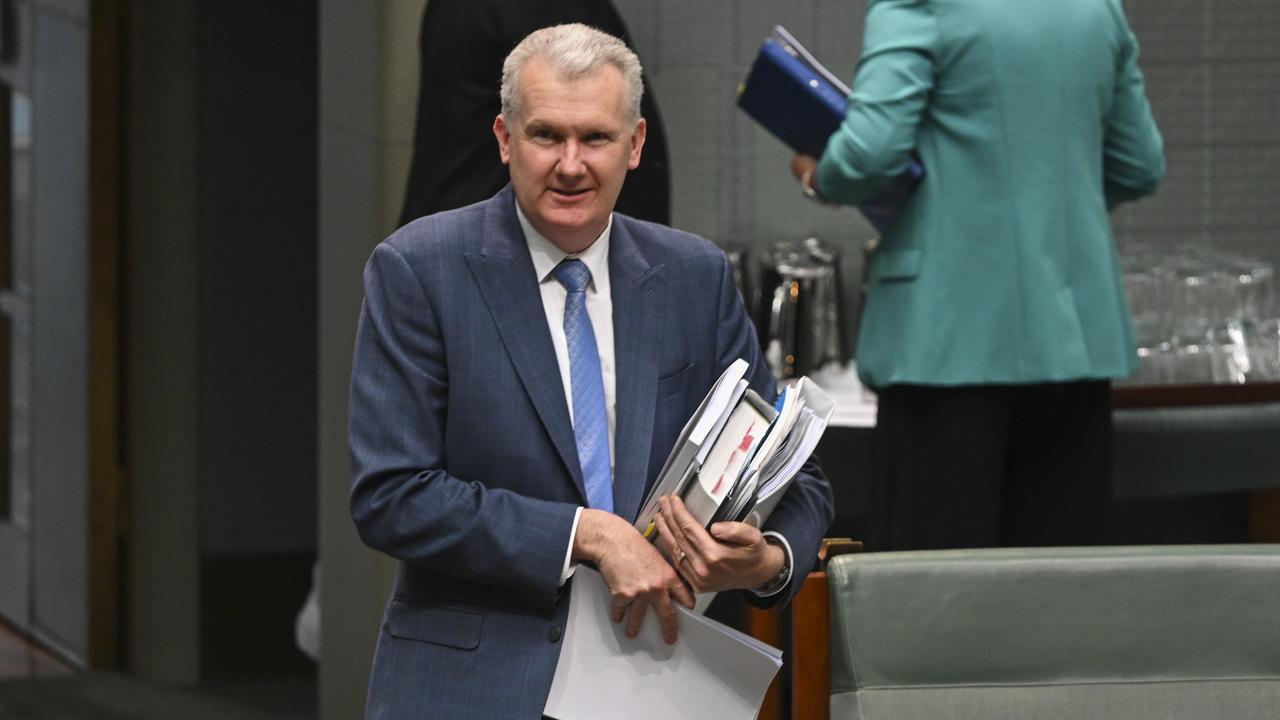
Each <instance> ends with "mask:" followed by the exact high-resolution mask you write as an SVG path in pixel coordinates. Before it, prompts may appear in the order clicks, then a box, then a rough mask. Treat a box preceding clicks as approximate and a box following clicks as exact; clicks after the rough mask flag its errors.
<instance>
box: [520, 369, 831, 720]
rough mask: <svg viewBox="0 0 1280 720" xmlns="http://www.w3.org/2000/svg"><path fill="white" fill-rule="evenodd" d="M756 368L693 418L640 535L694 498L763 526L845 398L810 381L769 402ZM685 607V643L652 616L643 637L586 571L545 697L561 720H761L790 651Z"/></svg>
mask: <svg viewBox="0 0 1280 720" xmlns="http://www.w3.org/2000/svg"><path fill="white" fill-rule="evenodd" d="M747 369H748V365H747V362H746V361H745V360H742V359H738V360H735V361H734V362H733V363H732V364H731V365H730V366H729V367H728V369H726V370H725V371H724V373H723V374H722V375H721V376H720V379H719V380H717V381H716V383H715V384H714V385H713V386H712V387H711V390H710V391H708V392H707V395H706V397H705V398H703V400H702V404H701V405H699V406H698V409H697V411H695V412H694V414H693V417H691V418H689V421H688V422H687V423H685V426H684V429H683V430H682V431H681V433H680V438H679V439H678V440H677V442H676V445H675V447H673V448H672V449H671V453H670V455H668V456H667V461H666V463H665V464H664V465H663V468H662V471H661V472H660V473H659V474H658V479H657V481H656V482H655V483H654V487H653V490H652V491H651V492H650V494H649V497H648V498H647V499H646V500H645V503H644V505H643V508H642V510H641V512H640V516H639V517H640V519H639V520H638V521H637V522H636V528H637V529H639V530H641V531H642V532H644V533H645V535H646V537H650V538H651V539H652V538H653V537H656V536H657V533H656V532H655V530H654V526H653V518H654V517H655V515H656V514H657V512H658V507H659V506H658V499H659V498H661V497H663V496H667V495H678V496H680V497H682V498H684V500H685V503H686V506H687V507H688V509H689V511H690V513H692V514H693V515H694V517H696V518H697V519H698V520H699V522H702V523H703V524H704V525H710V524H711V523H713V522H718V521H720V520H738V521H742V522H748V523H751V524H753V525H755V526H756V527H760V526H761V525H762V524H763V523H764V521H765V520H766V519H767V518H768V516H769V513H771V512H773V509H774V508H775V507H777V505H778V501H779V500H780V499H781V497H782V495H783V494H784V493H785V492H786V489H787V487H788V486H789V485H790V483H791V480H792V479H793V478H794V477H795V476H796V474H797V473H798V472H799V471H800V467H801V466H802V465H803V464H804V462H805V460H807V459H808V458H809V455H810V454H811V453H812V452H813V449H814V447H815V446H816V445H817V444H818V438H820V437H821V436H822V431H823V430H824V429H825V428H826V426H827V421H828V419H829V418H830V417H831V412H832V410H833V409H834V407H835V403H834V402H832V400H831V398H830V397H828V396H827V394H826V393H825V392H823V391H822V388H819V387H818V386H817V385H816V384H814V383H813V381H811V380H809V379H808V378H801V380H800V382H799V383H797V384H795V385H791V386H788V387H787V388H785V389H784V390H783V392H782V394H781V395H779V396H778V401H777V403H775V404H774V405H772V406H771V405H769V404H768V403H766V402H764V400H762V399H761V398H760V396H759V395H758V394H756V393H755V392H753V391H752V390H750V389H749V388H748V387H747V380H746V374H747ZM712 595H713V593H704V594H702V595H699V596H698V597H697V604H696V607H695V609H694V610H692V611H691V610H686V609H685V608H683V607H680V606H676V610H677V611H678V612H679V613H680V615H679V619H678V624H679V632H680V637H679V640H678V641H677V642H676V644H674V645H667V644H666V643H665V642H664V641H663V639H662V628H661V625H660V623H659V621H658V619H657V617H655V615H656V613H655V612H650V613H649V617H646V618H645V619H644V622H643V623H641V626H640V635H639V636H638V637H636V638H634V639H632V638H628V637H627V636H626V625H625V623H614V622H612V621H611V620H610V618H609V615H610V608H611V606H612V598H611V596H610V594H609V590H608V588H606V587H605V584H604V579H603V578H601V577H600V574H599V573H598V572H596V571H594V570H592V569H590V568H587V567H585V566H581V565H580V566H578V568H577V570H576V573H575V575H574V578H573V584H572V585H571V586H570V596H569V620H568V622H567V624H566V627H565V634H564V639H563V641H562V642H563V643H564V647H563V648H562V649H561V651H560V659H559V662H558V664H557V665H556V674H555V678H554V680H552V683H551V693H550V695H549V696H548V698H547V704H546V708H545V709H544V710H543V713H545V714H546V715H547V716H549V717H552V718H557V719H558V720H587V719H590V720H597V719H599V718H636V719H637V720H653V718H661V719H662V720H675V719H676V718H691V719H693V720H706V718H718V719H720V718H724V719H729V720H733V719H736V718H741V719H742V720H751V718H754V717H755V716H756V713H757V711H758V710H759V708H760V704H761V703H762V702H763V701H764V694H765V691H767V690H768V688H769V683H770V682H772V681H773V677H774V676H775V675H776V674H777V672H778V669H779V668H781V667H782V652H781V651H780V650H778V649H776V648H774V647H771V646H769V645H766V644H764V643H762V642H760V641H758V640H756V639H754V638H752V637H750V636H748V635H744V634H743V633H740V632H738V631H737V630H734V629H733V628H730V627H728V626H726V625H722V624H721V623H718V622H715V621H714V620H709V619H707V618H705V617H703V616H702V615H701V613H702V611H703V610H705V609H706V606H707V605H708V604H709V603H710V601H711V597H712Z"/></svg>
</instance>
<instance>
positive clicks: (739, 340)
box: [716, 256, 835, 608]
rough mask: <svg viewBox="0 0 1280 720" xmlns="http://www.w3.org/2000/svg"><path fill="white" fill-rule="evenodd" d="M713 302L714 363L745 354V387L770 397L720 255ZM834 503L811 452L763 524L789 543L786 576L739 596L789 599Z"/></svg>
mask: <svg viewBox="0 0 1280 720" xmlns="http://www.w3.org/2000/svg"><path fill="white" fill-rule="evenodd" d="M719 306H720V307H719V318H720V319H719V328H718V330H717V333H716V347H717V353H718V357H717V365H718V367H720V368H726V367H728V366H729V364H730V363H732V362H733V361H734V360H736V359H738V358H743V359H745V360H747V361H748V362H749V363H750V365H751V368H750V370H749V371H748V379H749V381H750V383H751V388H752V389H753V390H755V391H756V392H757V393H760V396H761V397H763V398H764V399H765V400H767V401H769V402H773V400H774V398H775V396H776V395H777V391H776V389H775V387H776V384H775V382H774V379H773V375H771V374H770V373H769V368H768V365H767V364H766V363H765V359H764V354H763V353H762V352H761V351H760V342H759V340H758V339H757V337H756V331H755V326H754V325H753V324H752V323H751V321H750V320H749V319H748V318H747V313H746V308H745V307H744V306H743V304H742V298H741V296H740V295H739V293H738V289H737V287H735V286H734V284H733V273H732V271H731V270H730V269H729V263H728V260H726V259H724V258H723V256H722V257H721V268H720V290H719ZM834 508H835V504H834V500H833V499H832V495H831V486H830V484H828V482H827V478H826V475H824V474H823V472H822V466H821V464H820V463H819V461H818V457H817V455H813V456H811V457H810V458H809V459H808V460H807V461H806V462H805V464H804V465H803V466H802V467H801V469H800V472H799V474H798V475H797V476H796V478H795V480H793V481H792V483H791V485H790V486H789V487H788V488H787V492H786V494H785V495H783V496H782V501H781V502H779V503H778V507H777V508H775V509H774V511H773V513H772V514H771V515H770V516H769V519H768V520H766V521H765V524H764V528H763V529H764V530H773V531H775V532H777V533H779V534H781V535H782V536H783V537H785V538H786V539H787V542H788V543H789V544H790V545H791V551H792V555H793V557H794V561H793V564H792V568H791V581H790V583H788V585H787V587H785V588H784V589H783V590H782V591H780V592H778V593H776V594H774V595H770V596H768V597H763V598H762V597H760V596H759V595H756V594H755V593H751V592H744V593H743V597H745V598H746V600H747V602H749V603H751V604H752V605H756V606H758V607H766V608H767V607H772V606H774V605H777V604H779V603H781V604H785V603H787V602H789V601H790V600H791V598H792V597H794V596H795V594H796V593H797V592H799V591H800V586H801V584H803V583H804V578H805V576H806V575H808V574H809V571H810V570H811V569H813V565H814V563H815V561H816V560H817V557H818V548H819V547H820V546H821V544H822V538H823V536H824V535H825V534H826V532H827V528H828V527H830V526H831V520H832V518H833V517H834V515H835V509H834Z"/></svg>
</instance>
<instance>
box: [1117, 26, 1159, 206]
mask: <svg viewBox="0 0 1280 720" xmlns="http://www.w3.org/2000/svg"><path fill="white" fill-rule="evenodd" d="M1112 12H1113V13H1114V14H1115V16H1116V20H1117V22H1118V23H1119V32H1120V49H1119V52H1118V53H1117V57H1116V86H1115V93H1114V95H1113V97H1112V102H1111V108H1110V111H1109V112H1108V113H1107V118H1106V134H1105V137H1104V139H1103V162H1104V164H1103V176H1104V184H1105V190H1106V196H1107V208H1108V209H1110V208H1114V207H1115V206H1116V205H1119V204H1120V203H1123V202H1128V201H1130V200H1136V199H1138V198H1140V197H1144V196H1147V195H1150V194H1151V193H1153V192H1155V190H1156V186H1157V185H1158V184H1159V183H1160V180H1161V179H1162V178H1163V177H1164V170H1165V161H1164V140H1163V138H1161V136H1160V129H1159V128H1157V127H1156V121H1155V118H1154V117H1153V116H1152V114H1151V104H1150V103H1149V102H1148V101H1147V94H1146V86H1145V83H1144V82H1143V78H1142V70H1140V69H1139V68H1138V40H1137V38H1136V37H1135V36H1134V34H1133V31H1132V30H1130V29H1129V23H1128V22H1127V21H1126V20H1125V18H1124V12H1123V10H1121V9H1120V8H1119V7H1118V5H1115V4H1113V5H1112Z"/></svg>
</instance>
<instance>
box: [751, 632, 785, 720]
mask: <svg viewBox="0 0 1280 720" xmlns="http://www.w3.org/2000/svg"><path fill="white" fill-rule="evenodd" d="M746 624H747V628H746V630H747V634H748V635H750V636H751V637H753V638H755V639H757V640H760V641H762V642H766V643H769V644H770V645H772V646H774V647H782V627H781V615H780V614H779V612H778V610H777V609H776V608H771V609H769V610H761V609H759V608H753V607H749V608H747V622H746ZM786 672H787V671H786V668H785V667H784V668H783V669H782V671H781V672H779V673H778V674H777V675H775V676H774V678H773V683H771V684H770V685H769V690H768V692H766V693H765V696H764V703H763V704H762V705H761V706H760V713H759V714H758V715H756V720H782V696H783V685H785V684H786Z"/></svg>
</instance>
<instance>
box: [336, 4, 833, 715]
mask: <svg viewBox="0 0 1280 720" xmlns="http://www.w3.org/2000/svg"><path fill="white" fill-rule="evenodd" d="M641 92H642V90H641V84H640V64H639V61H638V60H637V59H636V57H635V55H634V54H633V53H632V52H631V51H630V50H628V49H627V48H626V46H625V45H623V44H622V43H621V42H620V41H618V40H617V39H616V38H613V37H612V36H609V35H606V34H604V33H601V32H599V31H596V30H592V29H590V28H587V27H586V26H583V25H562V26H556V27H553V28H547V29H543V30H539V31H537V32H535V33H533V34H531V35H530V36H528V37H527V38H526V39H525V40H524V41H522V42H521V43H520V44H519V45H518V46H517V47H516V49H515V50H513V51H512V53H511V55H510V56H508V58H507V60H506V63H505V65H504V68H503V78H502V92H501V94H502V113H501V114H500V115H499V116H498V117H497V119H496V120H495V122H494V134H495V136H496V137H497V140H498V149H499V152H500V155H501V158H502V160H503V162H504V163H506V164H507V165H508V166H509V168H510V173H511V184H510V185H509V186H508V187H507V188H505V189H503V190H502V191H501V192H499V193H498V194H497V195H496V196H494V197H493V198H492V199H490V200H486V201H484V202H481V203H478V204H476V205H471V206H468V207H465V208H461V209H459V210H454V211H448V212H444V213H439V214H435V215H430V216H427V217H425V218H422V219H419V220H417V221H415V222H413V223H410V224H409V225H406V226H405V227H403V228H401V229H400V230H398V231H397V232H396V233H395V234H393V235H392V236H391V237H389V238H388V239H387V240H386V241H384V242H383V243H381V244H380V245H379V246H378V247H377V248H376V249H375V250H374V253H373V256H372V258H371V259H370V260H369V264H368V266H367V268H366V270H365V304H364V308H363V311H362V313H361V318H360V327H359V331H358V334H357V340H356V350H355V365H354V370H353V373H352V387H351V413H350V441H351V450H352V458H353V476H354V481H353V485H352V491H351V512H352V516H353V518H354V519H355V522H356V526H357V528H358V530H359V532H360V535H361V537H362V538H363V540H364V541H365V542H366V543H367V544H368V545H370V546H371V547H374V548H376V549H378V550H380V551H382V552H385V553H387V554H389V555H391V556H392V557H395V558H396V559H398V560H399V563H398V566H397V573H396V578H395V586H394V590H393V593H392V597H391V598H390V601H389V603H388V605H387V609H386V613H385V616H384V622H383V625H382V630H381V632H380V634H379V638H378V648H377V651H376V655H375V660H374V668H373V674H372V678H371V681H370V687H369V698H368V706H367V711H366V715H367V717H370V718H425V717H441V718H497V717H500V718H537V717H539V716H540V715H541V712H542V708H543V705H544V703H545V701H546V698H547V694H548V692H549V689H550V685H551V679H552V676H553V675H554V671H555V666H556V661H557V658H558V656H559V652H560V644H559V640H560V637H561V633H562V632H563V627H564V622H565V619H566V617H567V612H568V598H569V592H568V590H569V587H570V585H571V580H570V578H571V576H572V574H573V570H574V568H575V567H576V564H577V563H579V562H590V563H592V564H594V565H595V566H596V567H597V568H598V569H599V570H600V572H601V574H602V575H603V576H604V578H605V581H606V583H607V584H608V586H609V590H610V592H611V594H612V596H613V608H612V615H613V620H614V621H615V622H623V621H625V622H626V623H627V631H628V634H630V635H632V636H634V635H635V634H636V632H638V630H639V626H640V623H641V622H642V621H643V620H644V617H645V616H646V615H647V614H653V615H656V616H657V619H658V621H659V622H660V623H661V624H662V628H663V632H664V636H665V637H666V639H667V641H668V642H676V641H677V632H678V628H677V623H676V610H675V607H674V604H673V603H677V602H678V603H681V604H683V605H686V606H689V605H692V595H691V591H696V592H704V591H721V590H741V591H743V592H744V593H746V595H747V597H748V600H749V601H750V602H753V603H755V604H757V605H761V606H768V605H772V604H775V603H778V602H784V601H786V600H787V599H789V598H790V597H791V596H792V595H794V593H795V592H796V590H797V589H798V587H799V584H800V582H801V581H802V580H803V578H804V576H805V575H806V574H807V572H808V571H809V569H810V567H811V565H812V561H813V558H814V557H815V556H816V553H817V548H818V543H819V541H820V539H821V536H822V534H823V532H824V531H825V530H826V528H827V525H828V524H829V523H830V520H831V516H832V503H831V490H830V487H829V486H828V485H827V483H826V480H825V478H823V476H822V474H821V471H820V470H819V469H818V467H817V465H816V464H815V463H813V462H812V461H811V462H810V463H808V464H806V466H805V468H804V470H803V471H802V473H801V475H800V476H799V477H797V478H796V480H795V481H794V483H793V484H792V486H791V489H790V490H789V491H788V493H787V495H786V497H785V499H784V500H783V502H782V503H781V504H780V505H779V506H778V508H777V509H776V510H775V511H774V513H773V515H772V516H771V518H770V520H769V522H768V523H767V524H766V528H765V531H764V532H760V531H758V530H756V529H754V528H751V527H749V526H747V525H743V524H740V523H719V524H717V525H715V526H713V527H712V528H711V529H710V531H708V530H706V529H704V528H702V527H700V526H699V525H698V523H696V522H695V521H693V520H692V518H690V517H689V515H688V513H687V512H686V511H685V509H684V508H683V506H682V505H680V503H679V502H678V501H673V502H666V503H664V505H663V522H662V523H660V527H661V528H662V530H663V532H662V535H661V537H660V538H659V540H658V543H659V545H660V546H661V548H662V549H663V550H664V551H665V552H666V553H667V554H668V555H669V556H670V557H672V558H674V561H675V562H674V565H675V566H674V567H673V566H672V564H670V563H668V562H667V560H666V559H665V558H664V557H663V556H662V554H661V553H660V552H659V550H658V549H657V547H655V545H653V544H651V543H649V542H648V541H646V540H645V539H644V538H642V537H641V536H640V534H639V533H638V532H637V531H636V530H635V529H634V528H633V526H632V523H633V521H634V519H635V515H636V513H637V512H638V511H639V506H640V503H641V501H642V499H643V498H644V495H645V494H646V492H647V490H648V487H649V485H650V484H651V483H652V482H653V480H654V478H655V476H656V474H657V472H658V471H659V469H660V468H661V466H662V463H663V460H664V459H665V457H666V454H667V452H668V451H669V450H670V449H671V446H672V445H673V444H674V442H675V440H676V437H677V435H678V434H679V431H680V428H681V427H682V426H683V424H684V422H685V420H686V419H688V417H689V415H690V414H692V412H693V411H694V409H695V408H696V407H697V404H698V403H699V401H700V400H701V399H702V396H703V395H704V393H705V392H706V391H707V390H708V389H709V388H710V386H711V384H712V383H713V382H714V381H715V379H716V378H717V377H718V376H719V375H720V373H721V372H722V371H723V370H724V368H726V367H727V366H728V365H729V364H730V363H731V362H733V361H734V360H735V359H736V358H739V357H741V358H744V359H746V360H747V361H748V362H749V363H750V365H751V370H750V372H749V375H748V377H749V378H750V380H751V383H752V386H753V387H754V388H755V389H756V390H757V391H758V392H760V393H761V394H762V395H764V397H766V398H767V399H769V398H772V397H773V395H774V389H773V381H772V378H771V377H770V376H769V374H768V371H767V370H766V368H765V364H764V362H763V359H762V358H761V355H760V350H759V345H758V343H757V340H756V336H755V332H754V330H753V328H752V325H751V323H750V322H749V320H748V318H747V315H746V312H745V310H744V308H743V306H742V302H741V300H740V298H739V296H738V293H737V291H736V289H735V288H734V285H733V282H732V276H731V273H730V270H729V266H728V262H727V261H726V259H725V257H724V255H723V253H721V252H720V251H719V250H718V249H716V248H715V246H713V245H711V244H710V243H708V242H707V241H705V240H703V239H701V238H698V237H696V236H693V235H689V234H687V233H681V232H678V231H675V230H671V229H669V228H666V227H663V226H660V225H655V224H651V223H647V222H642V221H638V220H635V219H632V218H630V217H627V216H625V215H621V214H616V213H614V212H613V207H614V203H615V201H616V199H617V196H618V192H619V190H620V188H621V187H622V183H623V180H624V178H625V176H626V173H627V170H628V169H631V168H634V167H636V164H637V163H638V161H639V158H640V153H641V150H642V149H643V147H644V140H645V129H646V128H645V121H644V119H643V118H642V117H640V110H639V107H640V95H641Z"/></svg>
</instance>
